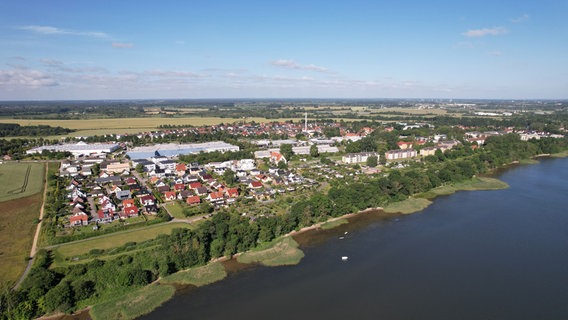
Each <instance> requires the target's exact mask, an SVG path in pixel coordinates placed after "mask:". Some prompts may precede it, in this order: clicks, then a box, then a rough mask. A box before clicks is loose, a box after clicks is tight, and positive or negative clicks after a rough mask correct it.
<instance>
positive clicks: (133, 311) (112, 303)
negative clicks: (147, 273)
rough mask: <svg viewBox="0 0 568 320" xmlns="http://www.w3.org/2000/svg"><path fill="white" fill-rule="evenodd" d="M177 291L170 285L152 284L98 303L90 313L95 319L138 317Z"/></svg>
mask: <svg viewBox="0 0 568 320" xmlns="http://www.w3.org/2000/svg"><path fill="white" fill-rule="evenodd" d="M175 291H176V289H175V288H174V287H173V286H170V285H160V284H158V283H155V284H151V285H148V286H145V287H142V288H140V289H138V290H134V291H131V292H130V293H127V294H126V295H122V296H118V297H116V299H110V300H108V301H106V302H103V303H100V304H97V305H95V306H93V308H92V309H91V310H90V311H89V314H90V315H91V317H92V318H93V319H94V320H107V319H123V320H125V319H136V318H138V317H140V316H142V315H145V314H147V313H150V312H152V311H153V310H154V309H156V308H157V307H159V306H160V305H161V304H162V303H164V302H166V301H168V300H169V299H171V298H172V297H173V296H174V293H175Z"/></svg>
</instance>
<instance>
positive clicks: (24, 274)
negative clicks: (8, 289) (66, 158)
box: [14, 162, 48, 289]
mask: <svg viewBox="0 0 568 320" xmlns="http://www.w3.org/2000/svg"><path fill="white" fill-rule="evenodd" d="M47 171H48V167H47V162H46V163H45V177H44V184H43V201H42V204H41V209H40V210H39V223H38V224H37V228H36V232H35V235H34V241H33V243H32V249H31V250H30V259H29V260H28V265H27V266H26V269H25V270H24V273H23V274H22V276H21V277H20V280H18V282H17V283H16V285H15V286H14V289H18V288H19V287H20V285H21V284H22V282H23V281H24V279H25V278H26V277H27V275H28V273H29V272H30V269H31V268H32V265H33V263H34V258H35V255H36V253H37V241H38V239H39V234H40V231H41V225H42V224H43V213H44V211H45V197H46V194H47Z"/></svg>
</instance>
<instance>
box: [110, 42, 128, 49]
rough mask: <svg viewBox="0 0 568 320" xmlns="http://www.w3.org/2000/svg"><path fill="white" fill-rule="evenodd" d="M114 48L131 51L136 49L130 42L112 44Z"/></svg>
mask: <svg viewBox="0 0 568 320" xmlns="http://www.w3.org/2000/svg"><path fill="white" fill-rule="evenodd" d="M111 45H112V47H113V48H119V49H129V48H132V47H134V44H132V43H130V42H128V43H124V42H113V43H112V44H111Z"/></svg>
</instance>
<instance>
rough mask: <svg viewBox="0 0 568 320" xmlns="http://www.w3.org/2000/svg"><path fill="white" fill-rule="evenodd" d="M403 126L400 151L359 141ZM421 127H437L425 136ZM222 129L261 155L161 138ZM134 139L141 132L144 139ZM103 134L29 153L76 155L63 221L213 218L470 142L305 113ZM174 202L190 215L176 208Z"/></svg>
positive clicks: (525, 136)
mask: <svg viewBox="0 0 568 320" xmlns="http://www.w3.org/2000/svg"><path fill="white" fill-rule="evenodd" d="M395 127H396V129H397V130H396V131H397V132H400V133H402V134H400V135H399V136H397V137H396V138H398V140H397V141H396V143H395V144H394V145H393V146H395V147H396V149H388V148H386V149H385V146H383V147H382V152H377V151H378V150H377V148H376V147H374V146H371V147H365V146H363V147H361V141H365V140H363V139H365V138H366V137H367V136H369V135H370V134H372V133H373V132H374V131H375V130H379V131H381V132H384V133H385V134H389V133H392V132H393V130H395ZM454 128H455V129H456V130H461V131H462V132H463V139H462V141H463V143H466V144H468V147H469V148H472V149H475V148H479V147H483V145H484V143H485V140H486V139H487V138H488V137H492V136H500V135H504V134H509V133H515V134H518V135H519V137H520V139H521V140H522V141H528V140H530V139H540V138H546V137H552V138H563V137H564V135H561V134H551V133H548V132H542V131H541V132H538V131H531V130H515V128H512V127H506V128H500V130H494V131H485V132H478V131H467V129H468V128H467V127H464V126H455V127H454ZM417 130H420V131H422V132H428V133H430V134H429V135H427V136H419V135H416V131H417ZM219 132H221V133H227V134H228V135H229V136H230V137H231V138H233V139H237V141H241V142H242V141H244V142H246V143H247V144H248V145H249V146H252V149H251V150H254V152H252V153H250V155H253V158H243V154H238V152H239V151H241V149H240V147H239V146H237V145H232V144H230V143H227V142H223V141H209V142H202V143H174V142H169V143H154V142H155V141H163V140H164V139H167V138H168V137H169V138H172V137H174V139H175V138H181V139H183V138H184V137H188V136H199V135H202V136H204V135H215V134H216V133H219ZM406 132H408V134H405V133H406ZM132 137H136V139H137V140H136V145H137V146H135V143H134V142H132V139H131V138H132ZM270 137H274V138H278V139H270ZM280 138H285V139H280ZM460 138H461V137H460ZM105 139H107V140H109V139H116V140H117V141H107V142H106V143H86V142H84V141H83V140H88V139H85V138H83V137H78V138H75V140H79V142H76V143H69V142H68V143H64V144H54V145H44V146H40V147H36V148H32V149H30V150H28V151H26V154H27V155H28V156H31V157H32V158H33V157H35V156H36V155H41V154H42V153H43V154H45V153H46V152H63V153H66V154H69V155H71V156H70V157H68V159H66V160H64V161H62V162H61V166H60V171H59V176H60V177H66V178H67V179H66V180H65V181H67V185H66V186H65V190H66V193H67V198H68V200H69V203H68V206H67V207H66V208H65V209H64V210H63V212H66V213H67V214H65V215H64V219H63V220H61V221H60V222H59V224H60V225H61V226H64V227H81V226H89V225H90V226H92V227H93V228H94V229H95V230H96V229H97V228H98V226H99V225H101V224H108V223H112V222H115V221H128V220H129V219H130V218H136V217H140V216H143V217H145V218H144V219H143V220H140V219H138V220H136V219H132V220H131V221H132V222H134V221H146V220H148V219H153V217H154V216H155V215H157V214H158V212H159V211H160V210H165V212H166V213H167V214H168V215H170V217H171V218H183V217H184V216H185V217H188V216H193V215H198V216H200V217H202V218H207V217H209V216H210V215H211V214H212V213H213V212H214V211H215V210H218V209H220V208H226V207H227V206H231V205H235V204H236V203H243V202H245V201H247V202H246V203H248V204H250V200H254V201H258V202H267V201H271V199H274V198H276V197H278V196H279V195H282V194H294V193H298V194H302V193H304V192H305V190H309V189H314V188H318V186H321V184H322V183H327V182H328V181H329V180H330V179H341V178H344V177H346V176H355V177H356V176H357V175H361V174H379V173H380V172H381V168H384V167H387V168H389V167H390V168H397V167H398V168H400V167H404V166H405V164H408V163H409V162H416V161H418V162H420V161H424V159H425V158H426V157H432V156H435V155H436V152H440V153H444V152H445V151H447V150H451V149H452V148H454V147H456V146H458V145H461V144H462V141H460V140H456V139H455V137H448V135H447V134H443V133H437V132H436V130H435V127H434V126H433V125H431V124H428V123H425V122H422V123H410V124H409V123H402V122H399V123H394V124H392V123H390V124H377V123H374V124H371V125H370V126H364V127H359V128H354V127H352V126H349V125H345V124H343V125H342V124H341V123H339V122H322V123H319V124H318V123H315V122H308V120H307V116H306V119H305V120H304V121H303V122H297V123H294V122H292V121H289V122H269V123H260V124H255V123H234V124H221V125H215V126H202V127H196V128H179V129H165V130H160V131H154V132H143V133H139V134H135V135H111V136H108V137H105ZM67 140H69V139H67ZM120 140H122V141H123V142H119V141H120ZM171 140H172V139H170V141H171ZM367 140H369V139H367ZM141 141H148V142H147V145H143V146H142V145H140V143H141ZM349 151H352V152H349ZM353 151H356V152H353ZM208 153H221V154H225V155H226V156H225V158H227V157H228V158H227V160H225V161H211V162H203V163H199V162H184V161H182V160H181V159H183V158H184V156H188V155H196V154H197V155H199V154H201V155H203V154H208ZM232 154H238V158H235V159H231V158H230V157H231V155H232ZM180 158H181V159H180ZM291 160H294V161H293V162H294V164H292V163H290V161H291ZM289 163H290V164H289ZM174 203H175V207H177V208H181V212H182V213H183V215H175V214H172V213H171V212H169V211H170V210H169V209H168V208H172V207H174V205H173V204H174ZM168 204H172V205H168ZM177 211H180V210H177ZM242 211H243V212H248V211H250V210H242ZM60 214H61V212H60ZM252 216H253V217H254V215H252Z"/></svg>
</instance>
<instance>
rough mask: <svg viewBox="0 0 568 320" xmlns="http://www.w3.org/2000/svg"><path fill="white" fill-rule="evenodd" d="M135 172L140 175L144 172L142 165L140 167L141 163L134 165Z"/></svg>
mask: <svg viewBox="0 0 568 320" xmlns="http://www.w3.org/2000/svg"><path fill="white" fill-rule="evenodd" d="M136 172H138V173H142V172H144V165H142V164H141V163H139V164H137V165H136Z"/></svg>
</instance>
